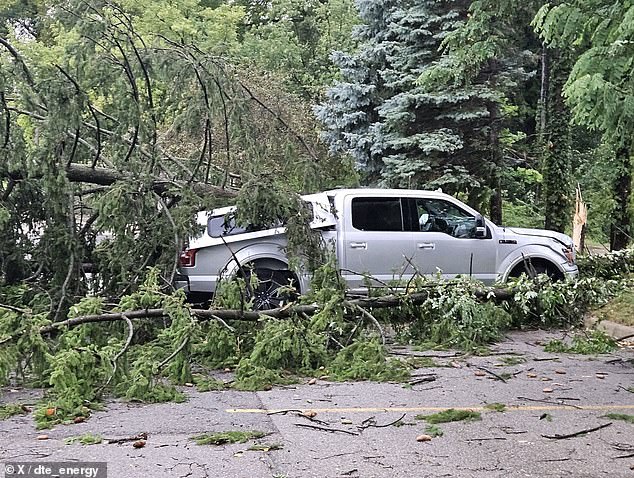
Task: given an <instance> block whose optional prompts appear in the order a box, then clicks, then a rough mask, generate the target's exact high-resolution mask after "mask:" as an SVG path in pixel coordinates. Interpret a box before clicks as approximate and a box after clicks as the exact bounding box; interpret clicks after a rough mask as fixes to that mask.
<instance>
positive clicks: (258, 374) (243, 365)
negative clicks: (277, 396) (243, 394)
mask: <svg viewBox="0 0 634 478" xmlns="http://www.w3.org/2000/svg"><path fill="white" fill-rule="evenodd" d="M295 382H296V379H294V378H292V377H289V376H288V374H285V373H284V372H283V371H280V370H272V369H268V368H265V367H262V366H261V365H256V364H254V363H252V362H251V360H250V359H248V358H243V359H242V360H240V363H238V368H236V379H235V382H234V383H233V388H235V389H236V390H244V391H256V390H270V389H271V388H272V387H273V386H274V385H288V384H291V383H295Z"/></svg>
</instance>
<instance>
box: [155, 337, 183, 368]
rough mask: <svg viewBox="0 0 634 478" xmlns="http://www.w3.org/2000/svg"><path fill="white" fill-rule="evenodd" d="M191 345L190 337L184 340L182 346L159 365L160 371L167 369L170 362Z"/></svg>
mask: <svg viewBox="0 0 634 478" xmlns="http://www.w3.org/2000/svg"><path fill="white" fill-rule="evenodd" d="M188 343H189V336H187V337H185V340H183V341H182V342H181V344H180V345H179V346H178V347H177V348H176V350H174V351H173V352H172V353H171V354H170V355H169V357H167V358H166V359H165V360H163V361H162V362H161V363H160V364H159V365H158V369H159V370H161V369H162V368H163V367H165V366H166V365H167V364H168V363H169V361H170V360H172V359H173V358H174V357H176V356H177V355H178V353H179V352H180V351H181V350H183V349H184V348H185V346H186V345H187V344H188Z"/></svg>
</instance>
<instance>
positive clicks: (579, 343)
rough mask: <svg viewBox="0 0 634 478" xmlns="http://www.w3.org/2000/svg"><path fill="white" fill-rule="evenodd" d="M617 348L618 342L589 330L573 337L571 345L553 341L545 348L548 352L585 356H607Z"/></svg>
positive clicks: (598, 332) (602, 333) (601, 333)
mask: <svg viewBox="0 0 634 478" xmlns="http://www.w3.org/2000/svg"><path fill="white" fill-rule="evenodd" d="M616 348H617V345H616V342H614V340H613V339H612V338H611V337H610V336H608V335H606V334H605V332H602V331H600V330H589V331H587V332H585V333H584V334H579V335H576V336H575V337H573V339H572V343H570V344H569V345H568V344H566V343H564V342H562V341H561V340H551V341H550V342H548V343H547V344H546V345H545V346H544V350H545V351H546V352H553V353H573V354H584V355H595V354H606V353H610V352H613V351H614V350H615V349H616Z"/></svg>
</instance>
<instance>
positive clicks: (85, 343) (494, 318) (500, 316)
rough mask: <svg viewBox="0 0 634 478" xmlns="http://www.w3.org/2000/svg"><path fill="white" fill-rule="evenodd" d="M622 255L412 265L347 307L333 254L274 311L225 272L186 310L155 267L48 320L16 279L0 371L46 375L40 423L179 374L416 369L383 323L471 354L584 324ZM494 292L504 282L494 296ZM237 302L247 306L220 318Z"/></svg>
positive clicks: (4, 311)
mask: <svg viewBox="0 0 634 478" xmlns="http://www.w3.org/2000/svg"><path fill="white" fill-rule="evenodd" d="M617 257H618V260H615V259H614V258H613V257H610V258H607V257H597V258H595V259H590V258H588V259H586V260H585V262H584V267H583V270H584V276H583V277H581V278H580V279H579V280H577V281H574V282H551V281H550V279H549V278H548V277H547V276H538V277H536V278H529V277H526V276H523V277H521V278H519V279H517V280H516V281H514V282H511V283H509V284H506V285H505V286H504V288H503V289H500V288H499V287H498V288H485V287H484V286H483V285H482V284H480V283H476V282H473V281H469V280H467V279H457V280H454V281H435V280H430V279H426V278H422V277H413V278H410V279H409V280H408V284H409V289H408V291H407V292H406V293H405V292H404V293H401V294H400V295H398V296H396V299H398V306H395V307H394V306H392V307H389V308H381V307H378V306H376V308H373V307H371V306H364V307H361V306H359V305H354V306H353V305H352V303H351V301H350V300H349V299H346V297H345V294H344V289H343V287H342V285H341V281H340V280H339V279H338V275H337V271H336V269H335V268H334V267H333V266H332V265H331V264H330V263H328V264H326V265H325V266H322V267H321V268H318V269H317V270H316V272H315V277H316V279H317V280H316V284H317V287H316V288H315V289H314V290H313V291H312V292H311V294H309V295H308V296H306V297H302V298H301V299H300V302H299V303H297V304H295V305H291V306H289V307H287V308H286V310H285V315H283V316H279V317H273V316H267V315H266V312H264V313H254V312H249V304H248V303H244V302H241V301H240V297H241V294H239V293H237V292H236V289H235V288H236V287H239V286H240V284H239V283H231V284H228V285H227V287H226V288H225V289H224V290H225V295H219V296H218V297H217V298H216V303H213V304H211V308H210V309H209V310H197V309H192V308H191V306H190V305H189V304H187V303H186V302H185V297H184V295H183V294H182V292H175V293H169V294H167V293H164V292H162V290H161V285H160V282H159V275H158V272H157V271H156V270H155V271H152V272H150V274H148V276H147V279H146V281H145V282H144V283H143V284H142V285H141V286H140V287H139V289H138V291H136V292H133V293H131V294H128V295H125V296H123V297H121V299H119V301H118V304H117V305H116V306H114V307H113V306H112V305H107V304H106V303H105V302H104V301H103V300H102V299H100V298H98V297H89V298H86V299H83V300H81V301H80V302H78V303H77V304H76V305H74V306H73V307H72V309H71V311H70V313H69V319H68V321H67V322H66V323H51V321H50V319H49V318H48V317H49V315H48V310H47V308H46V307H44V306H43V305H41V304H40V302H39V301H41V297H38V296H36V297H33V298H32V299H31V302H30V305H29V306H28V308H26V307H24V305H25V302H26V300H27V298H28V297H29V290H28V289H26V288H19V287H14V288H12V289H10V291H11V294H12V295H4V296H3V297H2V298H1V300H0V302H1V303H4V304H8V305H7V306H5V307H3V308H1V309H0V337H1V340H2V342H3V347H2V349H0V371H2V380H3V381H4V382H7V381H10V382H11V383H21V384H28V385H32V386H40V387H45V389H46V395H45V397H44V398H43V399H42V401H41V402H40V403H39V404H38V405H37V407H36V410H35V413H34V418H35V420H36V423H37V426H38V427H39V428H47V427H51V426H53V425H55V424H58V423H73V422H74V421H75V420H77V419H82V420H83V419H85V418H88V417H89V416H90V415H91V413H92V411H93V410H94V409H98V407H99V404H100V402H101V401H102V400H103V399H104V397H106V396H108V395H114V396H118V397H122V398H125V399H127V400H135V401H144V402H161V401H182V400H185V399H186V395H185V394H184V393H183V391H182V390H183V389H180V388H177V387H178V386H179V385H184V384H190V385H192V384H195V385H196V387H197V388H198V389H199V390H200V391H207V390H223V389H225V388H227V387H232V388H235V389H237V390H261V389H267V388H271V387H273V386H275V385H284V384H290V383H295V382H297V381H300V380H306V378H304V377H309V378H310V377H315V378H319V377H324V378H327V379H329V380H376V381H407V380H408V379H409V378H410V371H411V370H412V366H411V364H410V363H408V359H403V360H401V359H400V358H398V357H395V356H391V355H388V353H387V349H386V347H385V345H384V342H383V341H384V339H385V329H387V328H388V327H391V328H393V329H395V330H396V331H397V340H399V341H400V342H402V343H404V344H409V345H414V346H418V347H421V348H424V347H431V346H434V347H436V346H442V347H450V348H456V349H460V350H464V351H466V352H472V353H477V352H479V351H481V350H482V347H485V346H486V345H488V344H491V343H493V342H495V340H496V339H497V338H499V337H500V336H501V335H502V334H503V333H504V332H505V331H506V330H508V329H509V328H512V327H533V326H540V327H543V326H546V327H549V326H571V325H579V324H580V321H581V318H582V317H583V314H584V313H585V312H586V311H587V310H589V309H590V308H591V307H593V306H596V305H598V304H602V303H605V302H606V301H608V300H609V299H610V298H612V297H614V296H615V295H616V294H618V293H619V292H620V291H622V290H623V288H624V287H625V286H626V284H627V283H628V282H627V281H628V279H624V280H618V279H616V278H615V277H616V276H614V274H613V273H614V270H615V269H618V270H621V269H623V268H627V267H631V264H629V265H626V264H624V263H623V262H624V261H627V262H630V261H631V260H632V257H634V256H633V255H632V254H624V253H619V254H618V256H617ZM606 261H609V263H610V264H611V267H610V268H609V271H608V272H606V268H605V267H603V264H604V263H605V262H606ZM590 273H595V274H598V276H593V275H588V274H590ZM606 274H607V275H609V277H610V278H606V277H603V276H604V275H606ZM4 290H5V291H6V290H7V289H4ZM502 292H504V294H506V295H504V296H501V297H498V296H496V294H498V295H501V294H502ZM5 294H6V292H5ZM381 294H382V295H379V296H376V297H375V298H374V299H390V300H391V301H393V300H396V299H395V297H393V296H389V295H388V294H387V292H386V291H383V292H382V293H381ZM374 299H373V300H374ZM232 301H235V302H232ZM12 303H13V304H19V307H18V306H17V305H16V306H13V305H12ZM217 304H222V306H223V307H222V308H220V307H219V306H218V305H217ZM306 305H309V306H310V311H309V312H310V313H308V312H306V311H307V310H308V309H306V307H305V306H306ZM232 310H233V311H243V312H242V314H243V315H242V316H241V315H240V313H238V314H237V315H236V316H235V318H234V320H231V319H228V318H227V319H226V320H224V319H222V318H220V316H221V315H222V314H224V313H225V311H232ZM152 311H159V313H156V314H154V315H152V314H153V313H152ZM273 312H275V311H273ZM232 313H235V312H232ZM249 314H251V315H249ZM235 319H237V320H235ZM613 347H614V343H613V342H612V341H611V340H608V339H607V338H606V337H605V336H604V335H602V334H601V333H599V332H588V333H586V334H585V335H583V336H578V337H575V338H574V339H573V340H572V341H571V343H570V344H568V343H559V342H552V343H550V344H548V345H547V347H546V349H547V350H551V351H555V352H576V353H603V352H608V351H610V350H612V349H613ZM513 363H515V362H513ZM424 365H431V364H430V363H427V362H425V363H424ZM214 369H220V370H229V371H232V372H234V379H233V381H231V382H227V383H225V382H223V381H221V380H218V379H216V378H213V377H211V376H208V374H207V372H205V373H202V374H201V373H200V371H202V370H206V371H211V370H214ZM194 371H195V372H196V373H194ZM14 408H15V407H13V408H11V410H9V408H7V413H9V412H10V411H13V410H14ZM15 410H17V408H15ZM78 417H79V418H78Z"/></svg>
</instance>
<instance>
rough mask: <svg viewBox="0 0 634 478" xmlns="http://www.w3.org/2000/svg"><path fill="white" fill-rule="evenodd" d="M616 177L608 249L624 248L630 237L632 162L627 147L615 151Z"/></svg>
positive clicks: (617, 249)
mask: <svg viewBox="0 0 634 478" xmlns="http://www.w3.org/2000/svg"><path fill="white" fill-rule="evenodd" d="M616 167H617V171H618V173H617V177H616V181H615V185H614V195H615V200H616V207H615V208H614V213H613V215H612V218H613V219H612V224H611V227H610V250H612V251H619V250H621V249H625V248H626V247H627V245H628V242H629V240H630V239H631V237H632V227H631V220H630V211H629V205H630V199H631V194H632V162H631V151H630V149H629V148H619V149H618V150H617V151H616Z"/></svg>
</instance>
